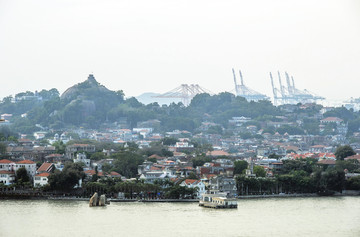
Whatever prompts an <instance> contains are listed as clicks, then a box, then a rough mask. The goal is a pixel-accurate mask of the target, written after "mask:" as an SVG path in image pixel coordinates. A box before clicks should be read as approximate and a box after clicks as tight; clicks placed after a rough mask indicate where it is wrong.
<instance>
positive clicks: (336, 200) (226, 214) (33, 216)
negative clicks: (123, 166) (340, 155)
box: [0, 197, 360, 237]
mask: <svg viewBox="0 0 360 237" xmlns="http://www.w3.org/2000/svg"><path fill="white" fill-rule="evenodd" d="M0 236H10V237H12V236H21V237H24V236H67V237H77V236H104V237H105V236H106V237H108V236H156V237H158V236H360V197H316V198H313V197H312V198H271V199H251V200H239V202H238V209H207V208H202V207H199V206H198V204H197V203H139V202H136V203H111V205H108V206H106V207H92V208H90V207H89V206H88V203H87V202H84V201H58V200H49V201H48V200H0Z"/></svg>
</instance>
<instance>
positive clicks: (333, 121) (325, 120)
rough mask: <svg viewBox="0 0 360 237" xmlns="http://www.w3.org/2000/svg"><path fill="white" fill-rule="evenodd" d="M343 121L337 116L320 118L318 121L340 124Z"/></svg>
mask: <svg viewBox="0 0 360 237" xmlns="http://www.w3.org/2000/svg"><path fill="white" fill-rule="evenodd" d="M342 122H344V120H342V119H341V118H338V117H327V118H324V119H322V120H320V123H325V124H326V123H336V124H338V125H339V124H340V123H342Z"/></svg>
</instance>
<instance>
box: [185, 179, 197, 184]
mask: <svg viewBox="0 0 360 237" xmlns="http://www.w3.org/2000/svg"><path fill="white" fill-rule="evenodd" d="M184 182H185V184H187V185H189V184H197V183H199V182H200V181H199V180H197V179H185V180H184Z"/></svg>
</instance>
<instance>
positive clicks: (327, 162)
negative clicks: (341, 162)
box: [318, 160, 336, 165]
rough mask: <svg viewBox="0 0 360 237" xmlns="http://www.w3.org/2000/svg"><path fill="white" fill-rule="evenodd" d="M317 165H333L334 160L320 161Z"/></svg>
mask: <svg viewBox="0 0 360 237" xmlns="http://www.w3.org/2000/svg"><path fill="white" fill-rule="evenodd" d="M318 164H321V165H335V164H336V161H335V160H321V161H319V162H318Z"/></svg>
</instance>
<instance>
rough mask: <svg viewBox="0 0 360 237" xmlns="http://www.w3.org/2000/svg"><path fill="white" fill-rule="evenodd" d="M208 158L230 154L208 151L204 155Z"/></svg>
mask: <svg viewBox="0 0 360 237" xmlns="http://www.w3.org/2000/svg"><path fill="white" fill-rule="evenodd" d="M206 155H208V156H229V155H230V154H229V153H227V152H226V151H209V152H207V153H206Z"/></svg>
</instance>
